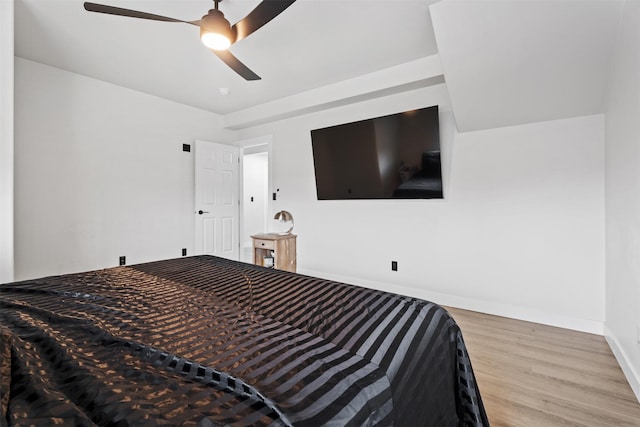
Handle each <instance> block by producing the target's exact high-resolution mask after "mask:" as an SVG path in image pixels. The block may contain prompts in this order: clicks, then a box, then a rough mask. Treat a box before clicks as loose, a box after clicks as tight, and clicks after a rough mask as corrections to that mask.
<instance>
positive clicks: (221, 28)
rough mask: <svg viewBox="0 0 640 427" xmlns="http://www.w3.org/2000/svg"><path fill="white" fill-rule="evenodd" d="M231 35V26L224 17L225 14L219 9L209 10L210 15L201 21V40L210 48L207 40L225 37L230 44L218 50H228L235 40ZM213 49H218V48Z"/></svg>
mask: <svg viewBox="0 0 640 427" xmlns="http://www.w3.org/2000/svg"><path fill="white" fill-rule="evenodd" d="M231 35H232V33H231V24H230V23H229V21H227V19H226V18H225V17H224V13H222V12H220V11H219V10H217V9H211V10H209V13H207V14H206V15H204V16H203V17H202V19H201V20H200V38H201V39H202V41H203V42H204V43H205V44H206V45H207V46H209V44H208V43H207V42H206V39H207V38H218V37H224V38H226V39H227V40H228V43H224V44H223V45H222V46H221V47H218V48H217V49H220V50H224V49H227V48H228V47H229V46H230V45H231V43H232V42H233V38H232V37H231ZM225 45H226V46H225ZM209 47H211V46H209ZM211 48H212V49H216V47H211Z"/></svg>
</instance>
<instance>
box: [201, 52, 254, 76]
mask: <svg viewBox="0 0 640 427" xmlns="http://www.w3.org/2000/svg"><path fill="white" fill-rule="evenodd" d="M211 51H212V52H213V53H215V54H216V55H217V56H218V58H220V59H222V62H224V63H225V64H227V65H228V66H229V67H231V69H232V70H233V71H235V72H236V73H238V74H240V76H241V77H243V78H244V79H245V80H260V76H258V75H257V74H256V73H254V72H253V71H251V70H250V69H249V68H248V67H247V66H246V65H244V64H243V63H242V62H240V60H239V59H238V58H236V57H235V56H233V54H232V53H231V52H229V51H228V50H213V49H211Z"/></svg>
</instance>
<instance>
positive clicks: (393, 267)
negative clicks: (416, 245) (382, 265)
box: [391, 261, 398, 271]
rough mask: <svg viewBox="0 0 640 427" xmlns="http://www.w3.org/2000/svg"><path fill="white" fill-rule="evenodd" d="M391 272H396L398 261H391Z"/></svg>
mask: <svg viewBox="0 0 640 427" xmlns="http://www.w3.org/2000/svg"><path fill="white" fill-rule="evenodd" d="M391 271H398V261H391Z"/></svg>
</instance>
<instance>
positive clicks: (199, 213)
mask: <svg viewBox="0 0 640 427" xmlns="http://www.w3.org/2000/svg"><path fill="white" fill-rule="evenodd" d="M205 213H209V211H203V210H202V209H200V210H199V211H198V215H202V214H205Z"/></svg>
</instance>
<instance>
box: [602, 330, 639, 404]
mask: <svg viewBox="0 0 640 427" xmlns="http://www.w3.org/2000/svg"><path fill="white" fill-rule="evenodd" d="M604 337H605V339H606V340H607V342H608V343H609V347H611V351H612V352H613V355H614V356H615V357H616V360H617V361H618V364H619V365H620V368H622V372H623V373H624V376H625V377H626V378H627V381H628V382H629V385H630V386H631V390H633V393H634V394H635V395H636V399H638V402H640V374H639V373H638V372H637V371H636V370H635V368H634V367H633V364H632V363H631V359H629V357H628V356H627V354H626V353H625V351H624V350H623V348H622V346H621V345H620V343H619V342H618V340H617V339H616V337H615V335H614V334H613V333H612V332H611V330H610V329H609V328H608V327H607V326H606V325H605V327H604Z"/></svg>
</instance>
